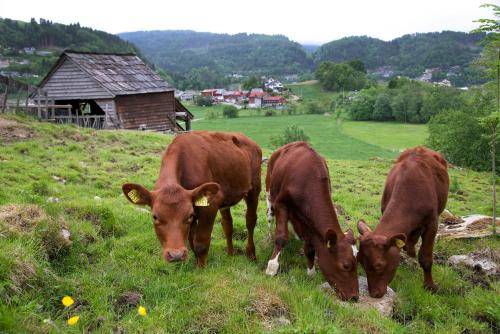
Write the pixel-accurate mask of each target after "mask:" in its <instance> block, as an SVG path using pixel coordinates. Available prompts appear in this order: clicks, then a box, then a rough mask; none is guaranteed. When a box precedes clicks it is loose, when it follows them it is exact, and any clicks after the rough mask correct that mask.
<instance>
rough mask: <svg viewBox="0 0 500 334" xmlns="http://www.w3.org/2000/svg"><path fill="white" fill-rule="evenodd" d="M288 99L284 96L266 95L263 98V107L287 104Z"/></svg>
mask: <svg viewBox="0 0 500 334" xmlns="http://www.w3.org/2000/svg"><path fill="white" fill-rule="evenodd" d="M285 102H286V100H285V98H284V97H283V96H271V95H266V96H264V97H263V98H262V106H263V107H280V106H283V104H285Z"/></svg>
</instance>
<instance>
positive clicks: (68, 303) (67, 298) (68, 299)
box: [61, 296, 75, 307]
mask: <svg viewBox="0 0 500 334" xmlns="http://www.w3.org/2000/svg"><path fill="white" fill-rule="evenodd" d="M61 301H62V303H63V305H64V307H68V306H71V305H73V304H74V303H75V301H74V300H73V298H71V297H70V296H64V298H63V299H62V300H61Z"/></svg>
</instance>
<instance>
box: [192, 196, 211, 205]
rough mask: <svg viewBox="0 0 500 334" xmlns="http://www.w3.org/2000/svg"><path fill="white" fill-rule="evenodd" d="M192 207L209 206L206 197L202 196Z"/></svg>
mask: <svg viewBox="0 0 500 334" xmlns="http://www.w3.org/2000/svg"><path fill="white" fill-rule="evenodd" d="M194 206H209V204H208V198H207V196H202V197H200V198H198V199H197V200H196V202H194Z"/></svg>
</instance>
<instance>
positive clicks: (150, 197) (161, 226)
mask: <svg viewBox="0 0 500 334" xmlns="http://www.w3.org/2000/svg"><path fill="white" fill-rule="evenodd" d="M219 189H220V187H219V185H218V184H217V183H205V184H202V185H201V186H199V187H198V188H195V189H193V190H187V189H184V188H183V187H181V186H180V185H178V184H168V185H165V186H163V187H162V188H160V189H157V190H155V191H148V190H147V189H146V188H144V187H143V186H141V185H139V184H133V183H126V184H124V185H123V186H122V190H123V193H124V194H125V197H127V199H128V200H129V201H130V202H132V203H133V204H137V205H149V206H150V207H151V213H152V216H153V226H154V229H155V232H156V236H157V237H158V240H159V241H160V243H161V246H162V247H163V257H164V258H165V260H166V261H167V262H174V261H184V260H186V259H187V256H188V250H187V246H186V244H187V240H188V236H189V230H190V228H191V225H192V223H193V222H194V221H195V220H196V213H197V211H198V210H197V207H206V206H210V205H214V204H215V201H216V196H217V193H218V192H219Z"/></svg>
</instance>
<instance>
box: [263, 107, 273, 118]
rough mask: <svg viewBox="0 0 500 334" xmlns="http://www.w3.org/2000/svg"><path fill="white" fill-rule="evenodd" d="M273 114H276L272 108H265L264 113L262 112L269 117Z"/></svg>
mask: <svg viewBox="0 0 500 334" xmlns="http://www.w3.org/2000/svg"><path fill="white" fill-rule="evenodd" d="M274 115H276V110H273V109H268V110H266V113H265V114H264V116H266V117H271V116H274Z"/></svg>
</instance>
